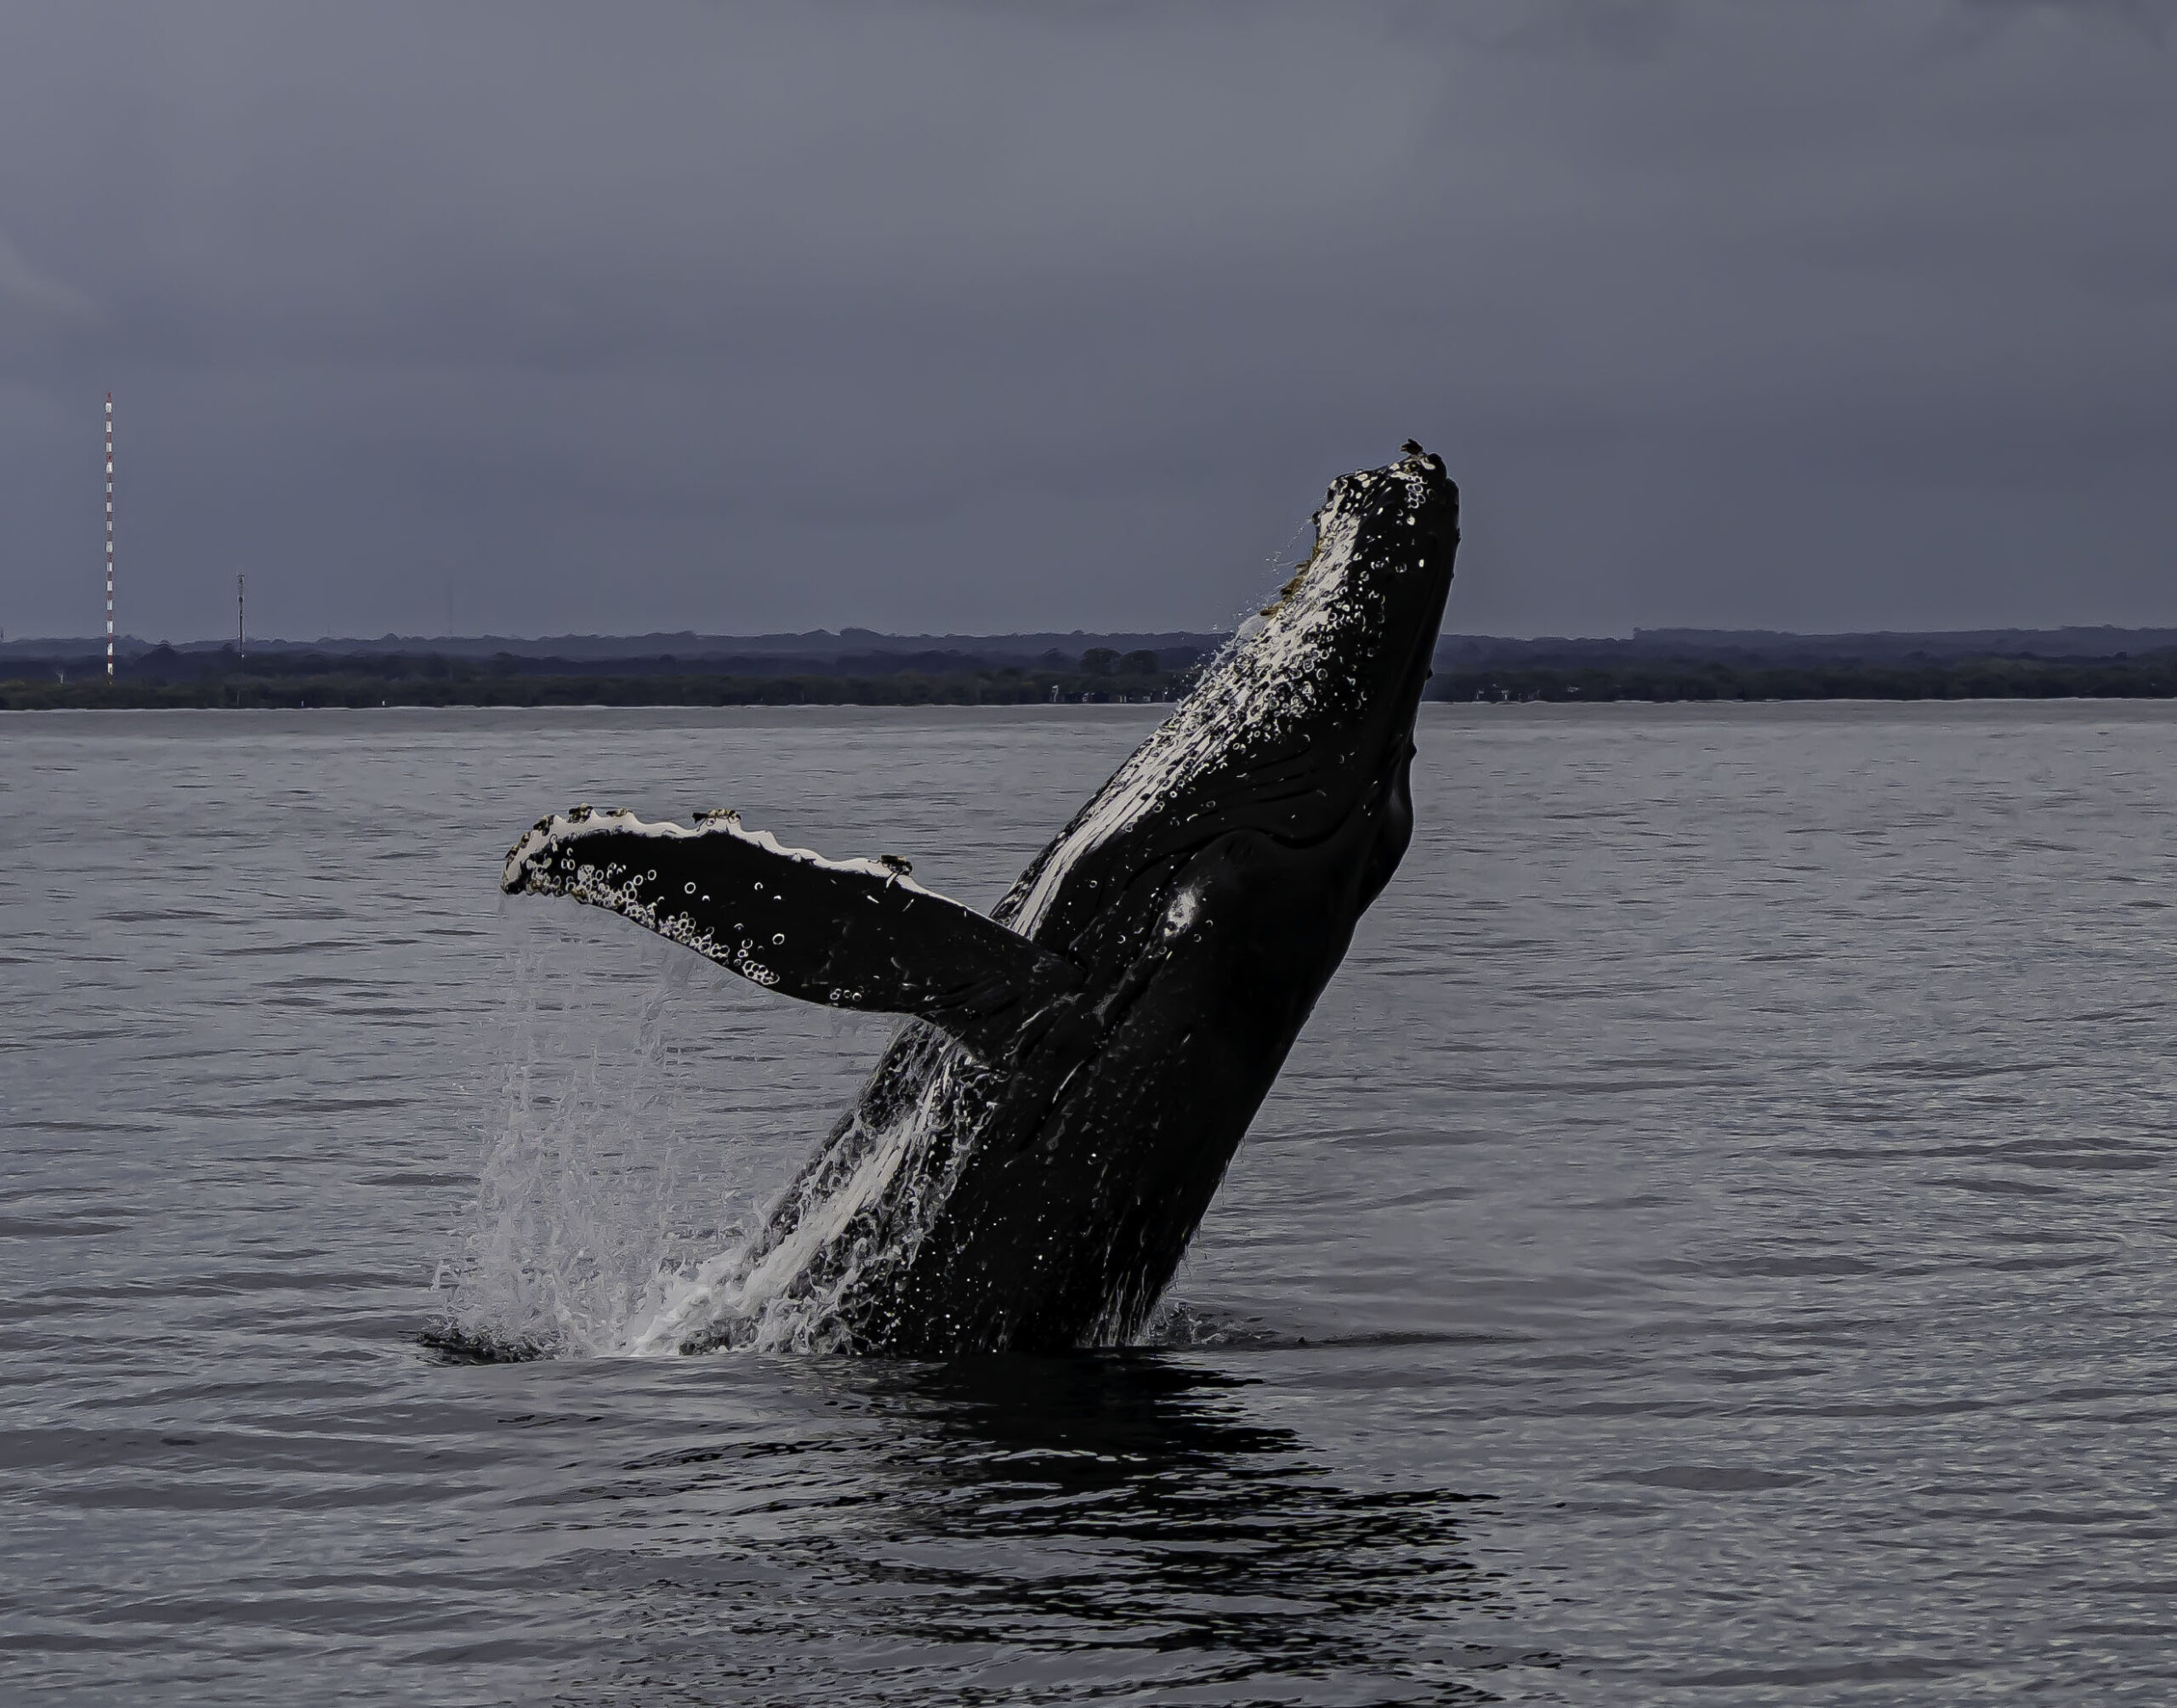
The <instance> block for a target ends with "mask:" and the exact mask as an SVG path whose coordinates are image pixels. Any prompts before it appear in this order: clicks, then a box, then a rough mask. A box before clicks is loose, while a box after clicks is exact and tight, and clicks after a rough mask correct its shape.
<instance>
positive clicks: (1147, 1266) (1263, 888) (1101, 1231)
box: [503, 450, 1458, 1355]
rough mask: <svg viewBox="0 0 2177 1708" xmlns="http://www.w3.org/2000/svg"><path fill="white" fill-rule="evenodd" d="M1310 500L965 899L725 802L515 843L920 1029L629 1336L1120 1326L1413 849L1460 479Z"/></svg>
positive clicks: (556, 828) (685, 934) (1092, 1332)
mask: <svg viewBox="0 0 2177 1708" xmlns="http://www.w3.org/2000/svg"><path fill="white" fill-rule="evenodd" d="M1315 522H1316V542H1315V548H1314V550H1313V551H1312V552H1311V553H1310V554H1309V556H1308V558H1307V559H1306V561H1305V562H1304V563H1303V564H1302V565H1300V566H1299V569H1298V570H1296V572H1295V573H1294V574H1293V577H1292V579H1291V580H1290V581H1289V582H1287V584H1286V586H1285V587H1284V588H1283V589H1282V592H1281V593H1280V594H1279V596H1278V598H1277V599H1276V602H1275V603H1274V604H1271V605H1270V606H1268V607H1266V608H1265V610H1262V611H1260V612H1259V613H1258V614H1257V615H1256V616H1253V617H1252V618H1250V619H1249V620H1248V622H1247V623H1245V624H1243V625H1242V627H1241V629H1240V631H1239V632H1238V633H1236V635H1235V636H1234V637H1233V638H1232V640H1231V643H1230V644H1227V645H1226V646H1225V649H1224V650H1222V651H1221V652H1220V653H1219V655H1218V656H1217V657H1216V658H1215V659H1214V661H1212V662H1211V664H1210V665H1209V666H1208V668H1207V669H1206V670H1205V671H1204V672H1203V673H1202V677H1201V678H1200V680H1199V681H1198V682H1197V683H1196V685H1195V687H1194V688H1193V689H1192V690H1191V692H1190V693H1189V694H1188V695H1186V697H1185V699H1184V700H1183V701H1181V702H1180V703H1179V706H1177V707H1176V708H1175V709H1174V712H1173V713H1172V715H1171V717H1170V718H1168V719H1167V720H1166V721H1165V723H1163V724H1162V726H1160V727H1159V728H1158V729H1157V730H1156V731H1155V732H1154V733H1153V734H1152V735H1151V736H1150V737H1149V739H1148V740H1147V741H1145V742H1143V743H1142V745H1141V746H1140V748H1138V749H1137V750H1136V751H1135V752H1134V754H1133V755H1132V757H1130V758H1128V760H1127V761H1126V762H1125V763H1123V765H1121V766H1120V767H1119V769H1118V770H1117V772H1116V773H1115V774H1114V775H1112V777H1111V780H1110V781H1108V782H1107V783H1106V784H1105V785H1104V786H1103V787H1102V788H1101V789H1100V790H1099V791H1098V792H1097V793H1096V794H1095V795H1094V797H1092V798H1091V799H1090V800H1089V801H1088V803H1087V804H1086V805H1084V806H1083V808H1082V809H1080V811H1079V812H1078V813H1077V814H1075V815H1074V818H1073V820H1072V822H1071V823H1070V824H1069V825H1067V826H1066V828H1065V830H1063V831H1060V834H1059V835H1058V837H1056V838H1054V840H1053V841H1052V842H1051V843H1050V844H1049V846H1048V847H1046V848H1044V849H1043V852H1042V853H1041V854H1038V855H1037V857H1036V859H1035V860H1033V861H1032V863H1031V864H1030V865H1029V866H1028V869H1027V870H1026V871H1025V872H1023V873H1022V874H1021V876H1020V879H1019V880H1018V882H1015V885H1014V886H1013V888H1012V889H1011V891H1010V892H1009V894H1007V895H1006V897H1005V898H1004V899H1003V900H1002V901H1001V902H1000V903H999V904H998V905H997V907H995V908H994V909H992V911H991V913H990V914H989V915H987V916H985V915H982V914H980V913H977V912H975V911H974V910H973V909H971V908H968V907H965V906H963V905H961V904H959V903H958V902H954V901H951V900H948V899H946V898H944V897H942V896H940V895H936V894H933V893H931V892H930V891H929V890H927V889H924V888H922V887H921V886H920V885H918V884H917V883H916V882H913V880H912V878H911V877H908V876H907V871H906V869H905V868H906V863H905V862H904V861H900V860H894V859H879V860H827V859H825V858H823V857H821V855H818V854H812V853H810V852H808V851H806V850H803V849H798V848H787V847H784V846H782V845H781V844H780V843H778V842H777V841H776V839H774V838H773V837H771V836H770V835H769V834H767V833H765V832H763V831H749V830H747V829H746V828H744V827H743V826H742V824H741V823H740V820H738V818H737V817H736V816H735V815H734V814H731V813H712V814H704V815H703V816H702V817H701V818H699V819H698V820H696V823H695V824H694V825H693V826H688V827H683V826H678V825H670V824H655V825H653V824H645V823H643V822H642V821H641V820H638V819H636V818H635V817H634V816H633V815H632V814H627V813H622V812H617V811H613V812H597V811H594V810H592V809H588V808H576V809H572V810H571V811H570V812H568V813H566V814H559V815H554V816H553V817H551V818H548V819H546V820H543V821H542V822H540V823H539V824H538V825H537V826H536V827H535V828H534V829H533V830H531V831H529V832H528V833H527V834H526V836H524V837H522V839H521V840H520V842H519V843H516V844H515V845H514V849H513V850H512V852H511V853H510V854H509V855H508V858H507V864H506V870H505V873H504V877H503V888H505V889H507V890H508V891H509V893H514V892H523V891H528V892H541V893H545V894H564V895H571V896H573V897H575V898H576V899H579V900H582V901H586V902H589V903H592V904H593V905H600V906H604V907H609V908H611V909H613V910H615V911H618V912H620V913H622V914H624V915H626V916H628V917H629V918H631V919H634V920H635V921H636V922H638V923H640V924H642V925H645V926H646V927H648V928H650V929H651V930H653V931H657V932H658V933H662V934H663V935H665V936H667V937H669V938H672V939H674V940H676V941H678V942H681V943H684V944H685V945H688V946H689V947H691V948H692V949H695V950H696V951H697V952H699V953H701V954H703V955H705V956H708V957H710V958H711V959H712V960H713V961H716V962H719V963H720V964H721V965H724V966H725V967H730V968H731V969H732V970H733V971H735V972H736V973H740V974H741V975H742V976H743V977H744V978H747V979H753V980H754V981H755V982H756V983H758V984H759V985H765V986H766V987H767V988H769V989H771V990H776V991H779V992H781V993H782V994H784V995H787V996H798V997H800V998H802V999H804V1000H805V1001H810V1002H822V1003H827V1004H829V1005H832V1006H834V1007H851V1008H865V1009H874V1010H878V1011H883V1012H890V1013H900V1014H903V1015H907V1016H908V1017H910V1018H909V1019H908V1020H907V1024H906V1025H904V1026H903V1027H902V1028H901V1031H900V1032H899V1034H898V1035H897V1036H895V1038H894V1040H893V1041H892V1043H891V1044H890V1047H888V1048H887V1050H886V1051H885V1053H884V1057H883V1058H882V1059H881V1060H880V1061H879V1063H878V1066H877V1068H876V1070H875V1072H874V1073H873V1075H871V1077H870V1080H869V1081H868V1083H867V1086H866V1087H864V1088H863V1090H862V1092H861V1096H860V1097H859V1098H858V1099H857V1100H856V1102H855V1105H854V1107H853V1108H852V1109H850V1110H849V1111H848V1112H847V1114H846V1115H844V1117H842V1118H841V1120H840V1121H839V1122H838V1125H837V1126H835V1127H834V1128H833V1132H832V1134H831V1136H830V1138H828V1139H827V1141H826V1142H825V1143H824V1144H823V1145H822V1146H821V1148H820V1149H818V1151H817V1152H816V1155H814V1156H813V1157H812V1158H811V1159H810V1161H809V1162H808V1164H807V1165H806V1166H804V1168H803V1169H802V1170H801V1172H800V1173H799V1175H798V1176H797V1177H795V1178H794V1180H793V1182H792V1183H791V1184H789V1185H788V1186H787V1189H786V1190H785V1191H784V1192H783V1193H782V1194H781V1195H780V1197H779V1198H778V1199H777V1200H776V1202H775V1203H774V1204H773V1205H772V1206H771V1207H770V1211H769V1212H768V1213H767V1215H766V1217H765V1221H764V1224H763V1226H762V1228H761V1229H760V1231H759V1234H757V1236H756V1237H755V1238H754V1240H753V1241H752V1242H751V1243H750V1244H749V1246H747V1248H746V1249H745V1250H743V1251H738V1252H736V1253H734V1254H731V1256H730V1258H729V1259H722V1260H721V1261H720V1262H719V1263H718V1264H716V1265H713V1266H712V1268H710V1269H708V1270H707V1271H706V1272H705V1274H703V1275H702V1277H700V1278H699V1279H698V1280H697V1281H696V1283H695V1284H694V1285H691V1286H689V1287H687V1288H685V1289H684V1290H683V1291H682V1292H681V1294H680V1295H679V1297H677V1298H676V1300H675V1301H674V1302H673V1303H672V1304H671V1305H670V1306H669V1307H668V1309H667V1310H666V1312H665V1313H664V1314H662V1315H661V1317H660V1319H658V1321H657V1323H656V1324H655V1325H653V1326H652V1327H651V1329H650V1330H649V1331H647V1334H646V1336H645V1337H644V1338H645V1344H646V1345H648V1346H650V1347H655V1348H668V1347H669V1348H679V1349H680V1350H683V1351H691V1352H692V1351H701V1350H704V1349H707V1348H711V1347H715V1346H720V1345H726V1344H758V1345H779V1346H797V1347H803V1348H821V1349H834V1350H843V1351H857V1352H870V1353H898V1354H915V1355H937V1354H945V1353H958V1352H968V1351H996V1350H1003V1349H1009V1348H1010V1349H1021V1350H1054V1349H1058V1348H1066V1347H1072V1346H1078V1345H1083V1344H1090V1343H1110V1342H1120V1341H1123V1340H1124V1339H1126V1338H1128V1336H1132V1335H1133V1334H1134V1332H1135V1331H1138V1330H1139V1328H1140V1325H1141V1324H1142V1322H1143V1321H1144V1319H1145V1318H1146V1317H1147V1315H1148V1314H1149V1312H1150V1310H1151V1308H1153V1306H1154V1305H1155V1303H1156V1302H1157V1297H1159V1295H1160V1294H1161V1293H1162V1291H1163V1290H1164V1288H1165V1286H1166V1285H1168V1282H1169V1281H1170V1280H1171V1277H1172V1274H1173V1273H1174V1270H1175V1269H1176V1268H1177V1267H1178V1264H1179V1258H1180V1257H1181V1256H1182V1255H1183V1254H1184V1252H1185V1249H1186V1246H1187V1243H1188V1241H1189V1240H1191V1238H1192V1236H1193V1234H1194V1231H1195V1229H1196V1225H1197V1224H1198V1223H1200V1221H1201V1218H1202V1213H1203V1211H1205V1210H1206V1209H1207V1208H1208V1204H1209V1200H1210V1199H1211V1196H1212V1195H1213V1194H1214V1192H1215V1190H1216V1189H1217V1186H1218V1183H1219V1181H1220V1180H1221V1179H1222V1178H1223V1176H1224V1172H1225V1166H1226V1165H1227V1164H1228V1163H1229V1162H1230V1160H1231V1157H1232V1155H1233V1153H1234V1151H1235V1150H1236V1148H1237V1146H1238V1144H1239V1142H1240V1139H1241V1138H1242V1136H1243V1135H1244V1133H1245V1132H1246V1131H1247V1128H1248V1122H1249V1121H1251V1120H1252V1119H1253V1115H1254V1113H1255V1111H1256V1109H1257V1108H1258V1107H1259V1105H1260V1104H1261V1102H1262V1099H1263V1098H1264V1097H1265V1094H1266V1093H1267V1092H1268V1091H1269V1089H1270V1085H1271V1083H1272V1081H1274V1080H1275V1079H1276V1075H1277V1072H1278V1070H1279V1068H1280V1067H1281V1066H1282V1064H1283V1062H1284V1059H1285V1057H1286V1053H1287V1051H1288V1050H1289V1049H1290V1047H1291V1046H1292V1043H1293V1039H1294V1038H1295V1037H1296V1036H1298V1035H1299V1030H1300V1028H1301V1025H1302V1024H1304V1021H1305V1020H1306V1019H1307V1016H1308V1013H1309V1012H1310V1009H1311V1008H1312V1007H1313V1006H1314V1003H1315V1001H1316V997H1317V996H1319V995H1320V994H1321V992H1322V989H1323V987H1324V985H1326V984H1327V982H1328V980H1329V979H1330V976H1331V974H1332V973H1333V971H1335V970H1336V968H1337V966H1338V963H1339V960H1340V958H1341V957H1342V956H1344V952H1345V948H1346V945H1347V944H1348V942H1349V941H1350V939H1351V936H1352V932H1353V928H1354V925H1355V922H1356V921H1357V919H1358V918H1359V916H1360V915H1361V912H1362V911H1364V910H1365V909H1366V908H1367V906H1368V905H1369V904H1370V903H1371V902H1372V901H1373V899H1375V897H1376V896H1377V894H1378V893H1380V891H1381V890H1382V888H1383V887H1384V884H1385V882H1388V881H1389V879H1390V876H1391V873H1392V871H1394V870H1395V868H1396V866H1397V865H1398V862H1399V860H1400V859H1401V856H1402V855H1403V854H1404V853H1405V850H1406V847H1407V842H1408V841H1409V839H1410V837H1411V836H1412V800H1411V795H1410V792H1409V789H1408V780H1407V774H1408V767H1409V763H1410V761H1411V759H1412V753H1413V746H1412V732H1413V723H1414V717H1415V712H1416V708H1417V706H1418V701H1419V699H1420V695H1421V689H1422V686H1423V684H1424V682H1425V681H1426V680H1427V678H1428V674H1429V665H1430V655H1431V654H1432V652H1433V650H1434V648H1435V639H1436V634H1437V630H1438V627H1439V625H1440V623H1441V619H1442V612H1443V605H1444V599H1445V596H1446V593H1447V590H1448V588H1449V585H1450V582H1451V574H1452V555H1453V553H1454V551H1455V549H1456V548H1457V545H1458V490H1457V488H1456V487H1454V486H1453V485H1452V482H1451V481H1450V479H1448V478H1447V476H1446V474H1445V471H1444V467H1443V464H1442V462H1441V460H1440V459H1439V458H1437V457H1434V456H1431V455H1430V454H1428V453H1426V452H1423V451H1418V450H1412V451H1408V453H1407V455H1405V456H1403V457H1401V459H1400V460H1398V461H1397V462H1393V463H1391V464H1390V465H1389V466H1388V467H1386V468H1378V469H1372V470H1367V471H1365V472H1362V473H1359V474H1349V475H1345V476H1344V477H1342V478H1341V479H1339V480H1337V481H1335V482H1333V485H1332V486H1331V489H1330V492H1329V495H1328V497H1327V499H1326V501H1325V502H1324V504H1323V506H1322V508H1321V509H1319V510H1318V511H1317V512H1316V517H1315Z"/></svg>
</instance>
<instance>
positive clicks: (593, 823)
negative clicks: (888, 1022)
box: [500, 807, 1082, 1057]
mask: <svg viewBox="0 0 2177 1708" xmlns="http://www.w3.org/2000/svg"><path fill="white" fill-rule="evenodd" d="M500 888H503V889H504V890H505V891H506V892H507V894H509V895H514V894H522V893H525V892H527V893H530V894H545V895H571V896H572V897H574V898H575V899H577V901H586V902H588V903H590V904H591V905H594V906H597V907H609V908H611V909H612V910H613V911H615V912H616V913H622V914H624V915H626V916H628V918H629V919H632V920H634V922H636V923H638V924H639V925H645V926H648V927H649V928H651V930H652V931H655V932H657V933H659V934H660V935H661V936H665V937H669V938H671V939H674V941H675V942H677V943H685V944H686V945H688V946H689V947H690V948H691V949H693V950H696V952H697V953H699V954H702V955H706V956H709V957H710V958H711V959H712V960H713V961H715V962H719V965H721V966H724V967H730V968H732V969H733V971H735V972H736V973H740V974H741V975H742V977H743V978H744V979H753V980H754V981H755V982H756V983H757V984H759V985H763V986H765V988H766V989H769V990H777V991H779V992H781V993H782V994H783V995H786V996H799V997H800V998H801V999H802V1000H804V1002H823V1003H827V1004H828V1005H830V1006H831V1007H836V1008H868V1009H874V1010H878V1011H880V1012H883V1013H898V1014H913V1015H917V1016H918V1017H920V1018H921V1019H925V1020H928V1021H929V1022H930V1023H931V1024H934V1025H936V1026H938V1027H940V1028H941V1029H942V1030H945V1031H946V1032H948V1033H950V1034H952V1036H954V1037H956V1038H958V1040H960V1041H961V1042H963V1044H965V1045H967V1047H969V1049H970V1050H972V1051H974V1052H975V1053H976V1054H978V1055H981V1056H985V1057H987V1056H990V1055H992V1053H995V1052H996V1051H998V1049H999V1048H1000V1047H1002V1046H1003V1044H1004V1042H1005V1041H1006V1040H1007V1039H1009V1037H1010V1036H1012V1035H1014V1034H1015V1032H1016V1031H1017V1030H1019V1029H1020V1026H1021V1024H1023V1023H1024V1022H1026V1020H1028V1019H1030V1018H1032V1016H1033V1015H1035V1014H1037V1013H1040V1012H1041V1011H1042V1010H1043V1008H1045V1007H1048V1006H1049V1004H1050V1003H1051V1002H1053V1001H1054V1000H1055V999H1056V998H1058V997H1060V996H1064V995H1065V994H1066V993H1067V992H1068V991H1071V990H1075V989H1077V988H1078V987H1079V985H1080V984H1081V978H1082V975H1081V971H1080V969H1079V968H1078V967H1076V966H1075V965H1074V964H1073V963H1072V962H1070V961H1067V960H1066V959H1064V958H1062V957H1061V956H1056V955H1054V954H1052V953H1050V952H1049V950H1043V949H1039V948H1037V946H1036V945H1034V944H1032V943H1031V942H1030V941H1029V940H1028V939H1026V938H1025V937H1022V936H1020V934H1019V933H1015V932H1012V931H1009V930H1007V929H1006V928H1005V927H1003V926H1002V925H1000V924H998V922H996V921H995V920H992V919H989V918H986V916H983V915H982V914H980V913H977V912H976V911H975V910H974V909H972V908H969V907H963V906H962V905H960V904H959V903H958V902H957V901H952V900H948V899H946V897H944V896H941V895H936V894H932V893H931V892H930V891H929V890H926V889H924V888H922V886H921V885H919V884H918V883H916V882H913V881H912V880H911V879H910V878H908V877H907V875H906V862H904V861H898V860H894V861H880V860H826V859H824V858H822V857H821V855H818V854H810V853H809V852H808V851H807V850H806V849H803V848H782V847H781V846H780V845H779V843H778V842H777V841H776V839H775V838H773V837H771V836H770V834H769V833H768V832H766V831H746V830H743V829H742V826H741V820H739V818H738V817H736V815H735V814H731V813H707V814H704V815H703V816H702V818H701V819H699V820H696V826H695V828H694V829H692V830H686V829H683V828H682V827H681V826H679V825H673V824H659V825H646V824H645V823H643V822H642V820H639V819H638V818H636V817H635V816H634V814H632V813H623V812H593V811H591V810H590V809H588V808H586V807H577V808H576V809H574V810H573V811H572V812H571V813H568V814H564V815H557V814H555V815H554V816H553V817H551V818H549V819H545V820H542V821H540V822H539V823H538V825H537V827H536V828H535V829H534V830H532V831H530V832H529V834H528V835H526V836H525V837H523V838H522V839H521V840H520V842H519V843H515V844H514V848H513V851H512V852H511V853H509V854H508V855H507V865H506V871H505V873H504V875H503V877H502V878H501V880H500Z"/></svg>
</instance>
